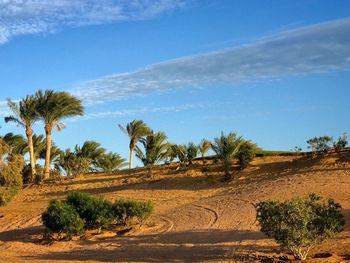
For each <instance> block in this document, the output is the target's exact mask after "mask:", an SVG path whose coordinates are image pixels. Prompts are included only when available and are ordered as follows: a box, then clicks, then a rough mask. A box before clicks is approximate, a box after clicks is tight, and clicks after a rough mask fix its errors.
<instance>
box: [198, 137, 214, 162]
mask: <svg viewBox="0 0 350 263" xmlns="http://www.w3.org/2000/svg"><path fill="white" fill-rule="evenodd" d="M210 147H211V142H210V141H208V140H206V139H203V140H201V142H200V143H199V145H198V150H199V152H200V153H201V156H202V162H203V165H204V164H205V159H204V156H205V154H206V153H207V152H208V151H209V150H210Z"/></svg>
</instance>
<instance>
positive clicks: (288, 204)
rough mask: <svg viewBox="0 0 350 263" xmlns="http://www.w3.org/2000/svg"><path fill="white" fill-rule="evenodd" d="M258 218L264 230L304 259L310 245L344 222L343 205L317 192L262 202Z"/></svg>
mask: <svg viewBox="0 0 350 263" xmlns="http://www.w3.org/2000/svg"><path fill="white" fill-rule="evenodd" d="M257 220H258V221H259V223H260V226H261V231H262V232H264V233H265V234H267V236H269V237H272V238H274V239H275V240H276V241H277V243H279V244H280V245H281V246H282V247H283V248H287V249H288V250H290V251H291V252H292V253H293V255H294V256H295V257H296V258H297V259H301V260H304V259H306V257H307V255H308V253H309V251H310V249H312V248H313V247H315V246H316V245H319V244H321V243H322V242H324V241H325V240H327V239H329V238H332V237H334V236H335V235H336V234H337V233H339V232H341V231H342V229H343V226H344V219H343V215H342V214H341V206H340V205H339V204H338V203H336V202H335V201H334V200H332V199H327V200H324V199H322V198H321V197H319V196H317V195H315V194H310V195H309V196H308V197H307V198H294V199H292V200H288V201H285V202H277V201H264V202H260V203H258V204H257Z"/></svg>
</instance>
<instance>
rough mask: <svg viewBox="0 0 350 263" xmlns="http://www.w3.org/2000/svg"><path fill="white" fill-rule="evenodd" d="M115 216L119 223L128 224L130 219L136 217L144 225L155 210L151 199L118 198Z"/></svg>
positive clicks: (114, 207) (114, 206) (115, 204)
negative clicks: (144, 200) (143, 200)
mask: <svg viewBox="0 0 350 263" xmlns="http://www.w3.org/2000/svg"><path fill="white" fill-rule="evenodd" d="M113 211H114V216H115V218H116V221H117V222H118V223H119V224H122V225H124V226H128V225H129V224H130V221H131V220H132V219H134V218H136V219H137V220H138V222H139V224H140V225H141V226H142V225H143V222H144V220H146V219H147V218H148V217H149V216H150V215H151V213H152V212H153V204H152V202H151V201H146V202H142V201H134V200H123V199H120V200H117V201H115V203H114V205H113Z"/></svg>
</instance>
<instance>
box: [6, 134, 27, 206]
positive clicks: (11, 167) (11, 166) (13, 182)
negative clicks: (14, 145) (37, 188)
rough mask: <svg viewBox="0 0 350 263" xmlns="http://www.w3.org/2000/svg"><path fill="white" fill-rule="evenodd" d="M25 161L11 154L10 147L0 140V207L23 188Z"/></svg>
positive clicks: (19, 156)
mask: <svg viewBox="0 0 350 263" xmlns="http://www.w3.org/2000/svg"><path fill="white" fill-rule="evenodd" d="M24 164H25V162H24V159H23V157H22V156H21V155H17V154H10V147H9V146H8V145H7V144H6V143H5V142H4V141H3V140H1V139H0V206H1V205H4V204H6V203H7V202H9V201H10V200H11V198H12V197H13V196H14V195H15V194H16V193H17V192H18V190H20V189H21V188H22V184H23V182H22V170H23V167H24Z"/></svg>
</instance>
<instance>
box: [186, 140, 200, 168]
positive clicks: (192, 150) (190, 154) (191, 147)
mask: <svg viewBox="0 0 350 263" xmlns="http://www.w3.org/2000/svg"><path fill="white" fill-rule="evenodd" d="M185 148H186V154H187V161H188V163H189V164H192V163H193V159H195V158H196V157H197V155H198V146H197V145H195V144H194V143H193V142H190V143H189V144H188V145H185Z"/></svg>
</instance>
